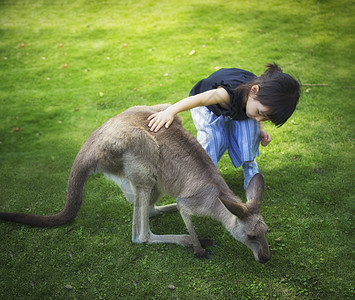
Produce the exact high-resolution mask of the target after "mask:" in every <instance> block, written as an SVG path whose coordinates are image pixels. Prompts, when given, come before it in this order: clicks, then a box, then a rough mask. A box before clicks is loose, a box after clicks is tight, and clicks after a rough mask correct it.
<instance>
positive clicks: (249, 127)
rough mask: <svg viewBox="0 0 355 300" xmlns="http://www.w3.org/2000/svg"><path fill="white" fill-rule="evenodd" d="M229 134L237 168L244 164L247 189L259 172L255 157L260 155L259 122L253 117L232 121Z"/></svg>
mask: <svg viewBox="0 0 355 300" xmlns="http://www.w3.org/2000/svg"><path fill="white" fill-rule="evenodd" d="M228 136H229V148H228V153H229V156H230V158H231V160H232V162H233V164H234V166H235V167H236V168H237V167H239V166H240V165H242V168H243V173H244V189H246V188H247V186H248V184H249V181H250V180H251V178H252V177H253V176H254V175H255V174H256V173H258V172H259V169H258V165H257V163H256V161H255V157H257V156H258V155H259V143H260V127H259V123H258V122H256V121H254V120H252V119H248V120H243V121H231V125H230V130H229V135H228Z"/></svg>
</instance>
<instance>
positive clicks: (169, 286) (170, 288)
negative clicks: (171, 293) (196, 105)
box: [168, 284, 176, 290]
mask: <svg viewBox="0 0 355 300" xmlns="http://www.w3.org/2000/svg"><path fill="white" fill-rule="evenodd" d="M168 289H169V290H175V289H176V286H175V285H173V284H169V285H168Z"/></svg>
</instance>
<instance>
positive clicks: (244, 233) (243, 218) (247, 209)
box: [221, 173, 271, 263]
mask: <svg viewBox="0 0 355 300" xmlns="http://www.w3.org/2000/svg"><path fill="white" fill-rule="evenodd" d="M263 193H264V179H263V176H262V175H261V174H259V173H258V174H256V175H254V177H253V178H252V180H251V181H250V183H249V185H248V187H247V190H246V196H247V203H246V204H244V203H235V202H233V203H231V202H225V201H224V200H222V199H221V200H222V202H223V203H224V205H225V206H226V208H227V209H228V210H229V211H230V212H231V213H233V214H234V215H236V216H237V217H238V220H237V222H236V224H235V226H234V228H232V230H231V234H232V235H233V236H234V238H235V239H237V240H238V241H240V242H242V243H243V244H244V245H246V246H247V247H248V248H250V249H251V250H252V251H253V254H254V257H255V259H256V260H257V261H259V262H260V263H266V262H267V261H269V259H270V258H271V254H270V250H269V245H268V242H267V239H266V233H267V231H268V227H267V225H266V224H265V222H264V220H263V217H262V216H261V215H260V213H259V209H260V206H261V201H262V197H263Z"/></svg>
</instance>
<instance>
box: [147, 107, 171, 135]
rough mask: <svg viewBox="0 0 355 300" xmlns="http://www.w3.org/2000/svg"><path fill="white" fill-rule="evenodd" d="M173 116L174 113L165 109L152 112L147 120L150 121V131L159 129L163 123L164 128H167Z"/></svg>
mask: <svg viewBox="0 0 355 300" xmlns="http://www.w3.org/2000/svg"><path fill="white" fill-rule="evenodd" d="M174 117H175V115H174V114H173V113H170V112H168V111H167V110H163V111H161V112H158V113H155V114H152V115H150V116H149V117H148V120H149V121H150V122H149V124H148V127H150V131H154V132H157V131H159V129H160V128H162V127H163V126H164V125H165V128H169V126H170V125H171V123H173V121H174Z"/></svg>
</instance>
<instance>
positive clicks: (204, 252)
mask: <svg viewBox="0 0 355 300" xmlns="http://www.w3.org/2000/svg"><path fill="white" fill-rule="evenodd" d="M208 254H209V252H208V251H207V250H206V249H203V248H201V249H197V250H196V249H195V250H194V255H195V257H196V258H202V259H203V258H207V259H208V258H209V256H208Z"/></svg>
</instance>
